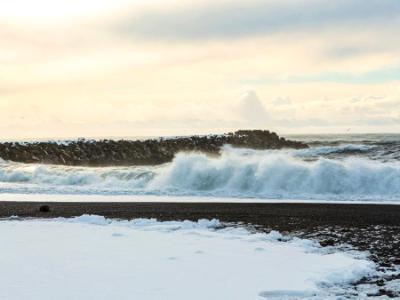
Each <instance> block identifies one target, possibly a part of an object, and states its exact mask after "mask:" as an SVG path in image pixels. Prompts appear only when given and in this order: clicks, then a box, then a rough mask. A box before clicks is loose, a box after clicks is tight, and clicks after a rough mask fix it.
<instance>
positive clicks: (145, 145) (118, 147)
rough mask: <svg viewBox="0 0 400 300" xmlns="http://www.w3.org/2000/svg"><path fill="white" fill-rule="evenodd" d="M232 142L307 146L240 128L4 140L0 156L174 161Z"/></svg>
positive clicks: (103, 162) (105, 162) (89, 162)
mask: <svg viewBox="0 0 400 300" xmlns="http://www.w3.org/2000/svg"><path fill="white" fill-rule="evenodd" d="M224 145H231V146H233V147H238V148H251V149H260V150H261V149H282V148H294V149H301V148H307V147H308V146H307V145H306V144H304V143H301V142H297V141H290V140H286V139H285V138H283V137H279V136H278V135H277V134H276V133H275V132H270V131H268V130H239V131H236V132H234V133H228V134H223V135H207V136H190V137H176V138H159V139H149V140H136V141H132V140H119V141H114V140H100V141H93V140H84V139H80V140H77V141H71V142H68V143H56V142H33V143H19V142H13V143H8V142H7V143H1V144H0V158H2V159H4V160H10V161H15V162H22V163H45V164H60V165H71V166H78V165H83V166H112V165H153V164H162V163H166V162H169V161H171V160H172V159H173V158H174V156H175V154H176V153H178V152H182V151H199V152H204V153H209V154H218V153H219V152H220V150H221V147H222V146H224Z"/></svg>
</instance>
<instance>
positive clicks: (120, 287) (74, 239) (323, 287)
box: [0, 215, 376, 300]
mask: <svg viewBox="0 0 400 300" xmlns="http://www.w3.org/2000/svg"><path fill="white" fill-rule="evenodd" d="M221 225H222V224H220V222H219V221H218V220H215V219H214V220H199V221H198V222H190V221H184V222H177V221H170V222H158V221H156V220H154V219H134V220H131V221H122V220H120V221H117V220H111V219H105V218H104V217H101V216H89V215H85V216H81V217H76V218H72V219H64V218H57V219H46V220H21V219H17V218H11V219H3V220H1V221H0V232H1V234H0V236H1V238H0V241H1V245H2V255H1V270H0V282H1V285H2V286H4V287H7V288H6V289H4V288H3V289H1V290H0V299H41V300H46V299H55V298H56V299H142V300H147V299H175V300H179V299H193V300H195V299H209V300H213V299H215V300H220V299H299V298H302V299H338V298H337V297H338V296H340V295H343V296H346V295H347V296H351V294H352V293H353V292H352V286H351V284H352V283H354V282H355V281H357V280H360V279H361V278H362V277H364V276H371V275H374V274H375V273H376V270H375V264H374V263H373V262H371V261H369V260H367V258H366V254H365V253H362V252H357V251H347V252H343V251H339V250H337V249H334V248H322V247H320V246H319V244H318V243H316V242H312V241H310V240H304V239H297V238H294V239H286V238H285V237H283V236H282V235H281V234H280V233H278V232H276V231H272V232H270V233H268V234H267V233H251V232H250V231H248V230H247V229H245V228H243V227H222V226H221ZM362 295H364V296H366V292H365V293H364V292H363V293H361V294H360V296H362Z"/></svg>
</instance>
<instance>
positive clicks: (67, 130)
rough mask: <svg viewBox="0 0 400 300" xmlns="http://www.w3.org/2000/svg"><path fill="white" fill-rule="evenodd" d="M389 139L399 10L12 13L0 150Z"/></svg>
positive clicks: (316, 3)
mask: <svg viewBox="0 0 400 300" xmlns="http://www.w3.org/2000/svg"><path fill="white" fill-rule="evenodd" d="M238 128H266V129H273V130H276V131H278V132H279V133H283V134H287V133H332V132H335V133H340V132H348V131H350V132H400V1H398V0H335V1H328V0H325V1H322V0H297V1H294V0H291V1H289V0H275V1H272V0H262V1H261V0H260V1H259V0H247V1H236V0H231V1H226V0H219V1H208V0H203V1H200V0H180V1H177V0H175V1H174V0H35V1H33V0H13V1H8V2H4V3H2V4H1V9H0V133H1V136H0V138H2V139H7V138H46V137H77V136H88V137H89V136H90V137H93V136H148V135H179V134H191V133H213V132H224V131H230V130H234V129H238Z"/></svg>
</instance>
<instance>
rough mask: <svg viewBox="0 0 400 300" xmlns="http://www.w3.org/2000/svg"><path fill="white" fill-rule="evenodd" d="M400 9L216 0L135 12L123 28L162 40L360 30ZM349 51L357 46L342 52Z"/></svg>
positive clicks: (388, 1)
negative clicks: (343, 29) (327, 29)
mask: <svg viewBox="0 0 400 300" xmlns="http://www.w3.org/2000/svg"><path fill="white" fill-rule="evenodd" d="M399 13H400V2H398V1H393V0H369V1H364V0H336V1H325V0H300V1H296V2H295V3H294V2H293V1H288V0H281V1H265V0H250V1H219V2H218V3H217V2H215V1H213V2H206V3H205V4H204V2H203V3H202V4H201V5H199V4H198V5H193V4H192V5H187V6H178V7H177V8H175V9H174V8H172V9H166V8H165V7H163V8H162V9H152V10H148V11H144V12H142V13H140V14H133V15H132V16H129V17H127V19H126V20H125V21H124V22H123V23H122V24H121V25H120V26H119V30H121V31H124V32H125V33H127V34H130V35H132V36H137V37H140V38H145V39H157V40H158V39H167V40H168V39H172V40H173V39H176V40H182V39H183V40H187V39H189V40H190V39H221V38H222V39H235V38H242V37H248V36H257V35H267V34H272V33H282V32H283V33H285V32H293V31H295V32H301V31H304V30H307V31H309V32H310V31H318V30H321V29H326V28H329V27H332V26H333V27H338V28H351V30H361V31H365V30H366V29H368V28H376V26H378V27H381V28H388V26H393V23H394V24H397V25H399V23H400V22H399V18H398V15H399ZM389 24H391V25H389ZM349 51H350V52H352V51H354V49H348V50H343V51H342V52H344V53H343V54H344V55H348V53H349ZM339 54H340V53H339Z"/></svg>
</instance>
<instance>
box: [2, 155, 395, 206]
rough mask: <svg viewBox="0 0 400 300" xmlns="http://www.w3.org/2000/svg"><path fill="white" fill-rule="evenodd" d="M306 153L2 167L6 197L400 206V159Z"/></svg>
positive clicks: (4, 163)
mask: <svg viewBox="0 0 400 300" xmlns="http://www.w3.org/2000/svg"><path fill="white" fill-rule="evenodd" d="M301 151H304V150H294V151H293V150H292V151H282V150H281V151H254V150H246V149H240V150H238V149H232V148H225V149H224V151H223V153H222V155H221V156H219V157H210V156H207V155H205V154H201V153H179V154H178V155H177V156H176V157H175V159H174V160H173V161H172V162H171V163H168V164H164V165H161V166H136V167H102V168H89V167H66V166H55V165H38V164H37V165H35V164H29V165H27V164H20V163H9V162H3V163H0V192H3V193H21V192H23V193H66V194H108V195H110V194H111V195H121V194H131V195H138V194H139V195H140V194H153V195H206V196H218V197H252V198H271V199H281V198H286V199H321V200H323V199H335V200H338V199H339V200H362V199H371V200H399V201H400V197H399V195H400V163H399V162H380V161H375V160H371V159H366V158H359V157H355V156H352V157H347V158H341V159H328V158H323V157H315V158H314V159H313V160H309V159H307V158H304V157H302V155H304V153H303V154H301ZM307 151H308V150H307ZM309 151H311V149H310V150H309ZM315 151H318V150H315Z"/></svg>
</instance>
